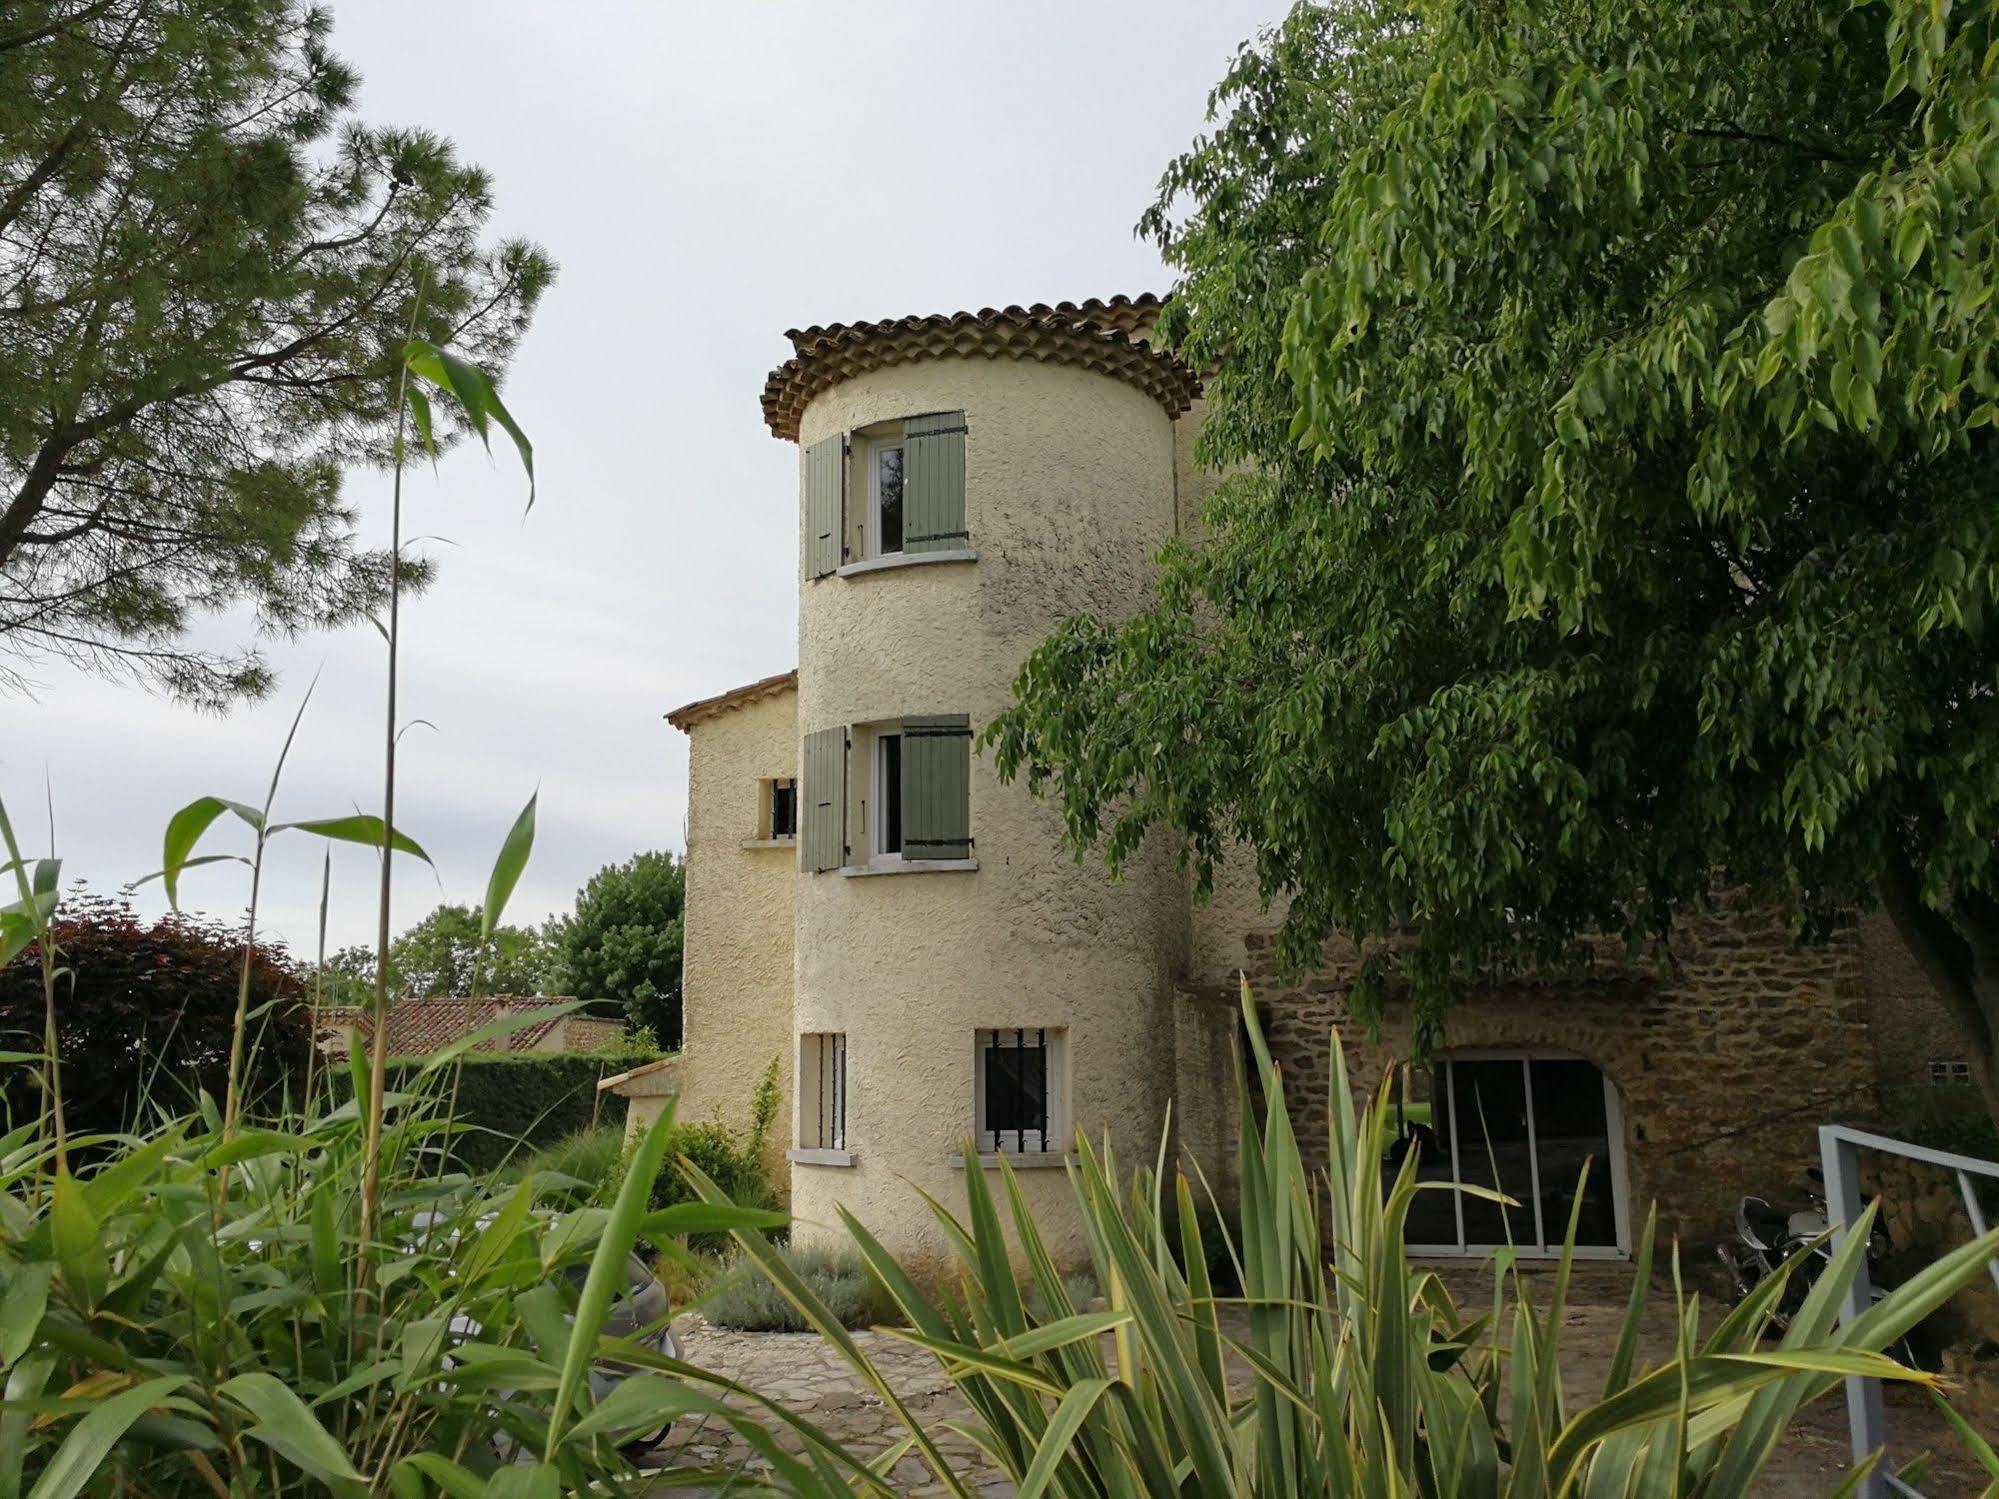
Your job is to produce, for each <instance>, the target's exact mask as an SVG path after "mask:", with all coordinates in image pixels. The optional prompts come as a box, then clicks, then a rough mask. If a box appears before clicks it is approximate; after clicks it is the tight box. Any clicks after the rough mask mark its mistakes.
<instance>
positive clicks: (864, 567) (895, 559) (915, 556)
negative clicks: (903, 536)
mask: <svg viewBox="0 0 1999 1499" xmlns="http://www.w3.org/2000/svg"><path fill="white" fill-rule="evenodd" d="M978 560H979V554H978V552H977V551H976V550H975V549H974V548H972V547H952V548H951V549H949V550H948V551H942V552H896V553H894V554H893V555H891V556H887V557H864V558H862V559H861V560H860V561H859V562H848V563H845V564H844V565H842V566H840V567H837V568H835V569H834V573H835V574H836V575H837V576H839V577H842V578H858V577H860V576H861V575H862V574H863V573H882V572H888V571H890V570H891V569H893V568H898V567H928V566H929V565H930V564H931V563H934V562H977V561H978Z"/></svg>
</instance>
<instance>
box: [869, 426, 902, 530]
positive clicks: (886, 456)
mask: <svg viewBox="0 0 1999 1499" xmlns="http://www.w3.org/2000/svg"><path fill="white" fill-rule="evenodd" d="M875 535H876V541H877V543H878V545H879V547H880V550H881V552H882V554H883V555H884V556H886V555H888V554H889V553H890V552H899V551H901V550H902V449H901V448H877V449H875Z"/></svg>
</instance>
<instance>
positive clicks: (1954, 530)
mask: <svg viewBox="0 0 1999 1499" xmlns="http://www.w3.org/2000/svg"><path fill="white" fill-rule="evenodd" d="M1993 24H1994V22H1993V11H1992V8H1991V7H1990V6H1989V5H1986V4H1976V5H1961V6H1957V7H1955V8H1954V9H1949V10H1936V9H1934V8H1933V7H1931V6H1929V5H1926V4H1919V3H1916V0H1862V3H1859V4H1855V5H1847V4H1845V3H1824V0H1786V3H1783V4H1779V5H1777V6H1775V7H1771V6H1764V5H1748V4H1737V3H1716V4H1701V5H1687V4H1683V3H1680V0H1638V3H1620V4H1617V5H1582V6H1576V5H1571V4H1567V3H1557V0H1525V3H1522V4H1519V5H1514V6H1510V7H1508V8H1507V10H1506V14H1505V19H1504V21H1503V22H1502V21H1500V20H1496V19H1495V15H1494V12H1493V10H1492V8H1491V7H1490V6H1488V5H1484V4H1481V3H1477V0H1445V3H1440V4H1435V5H1426V6H1423V7H1421V8H1420V9H1409V8H1405V7H1403V6H1400V5H1396V4H1390V3H1384V0H1330V3H1326V4H1306V5H1301V6H1299V7H1298V8H1297V9H1296V10H1295V11H1294V12H1293V13H1292V15H1291V17H1290V19H1289V20H1288V21H1287V22H1286V23H1285V24H1284V26H1283V27H1282V28H1280V29H1279V30H1278V31H1277V32H1276V33H1275V34H1273V36H1272V37H1270V38H1269V39H1267V40H1266V42H1265V43H1264V44H1263V45H1262V46H1260V47H1258V48H1255V49H1252V50H1251V51H1249V52H1247V53H1246V54H1245V55H1244V56H1243V57H1242V58H1240V59H1239V60H1238V62H1237V64H1236V66H1235V67H1234V68H1233V69H1232V70H1231V72H1230V74H1229V76H1228V78H1227V79H1225V80H1224V82H1223V84H1222V86H1221V88H1220V89H1219V90H1218V92H1217V95H1216V98H1215V106H1216V111H1217V114H1218V116H1219V119H1218V123H1217V126H1216V128H1215V130H1214V132H1213V134H1212V135H1211V136H1209V137H1206V138H1204V139H1203V140H1201V141H1200V142H1198V143H1197V144H1196V146H1195V147H1194V149H1193V150H1192V151H1191V152H1190V153H1189V154H1188V155H1187V156H1186V157H1184V158H1183V159H1182V160H1181V161H1180V162H1178V163H1177V164H1176V165H1175V166H1174V167H1173V169H1172V170H1171V171H1170V172H1169V174H1168V176H1167V178H1166V180H1165V184H1164V188H1163V193H1162V199H1161V203H1160V205H1159V206H1158V207H1157V208H1156V209H1155V210H1154V212H1153V214H1152V215H1151V216H1149V218H1148V221H1147V222H1148V225H1149V227H1151V228H1152V229H1153V230H1154V231H1155V232H1156V233H1157V234H1158V235H1159V237H1160V239H1161V243H1162V245H1163V248H1164V250H1165V253H1166V254H1167V256H1168V257H1169V259H1171V260H1172V261H1173V263H1174V264H1175V265H1176V266H1177V267H1178V269H1179V270H1180V272H1181V275H1182V278H1183V279H1182V283H1181V288H1180V294H1179V297H1178V299H1177V302H1176V304H1175V308H1174V310H1173V312H1172V314H1171V316H1170V318H1169V320H1168V328H1167V335H1168V337H1169V338H1172V339H1177V340H1178V341H1179V345H1180V347H1181V348H1182V350H1183V352H1185V353H1186V355H1187V356H1188V357H1189V358H1190V359H1191V360H1192V361H1193V362H1194V363H1195V364H1196V365H1199V366H1201V367H1204V368H1206V367H1211V366H1218V371H1217V373H1216V375H1215V377H1214V379H1213V381H1212V383H1211V385H1210V395H1211V405H1210V409H1209V417H1208V427H1207V430H1206V432H1205V434H1204V437H1203V445H1204V454H1205V456H1206V457H1207V458H1208V459H1209V460H1210V461H1211V462H1213V463H1215V464H1217V465H1224V466H1230V465H1232V466H1238V467H1239V469H1240V471H1239V472H1237V473H1236V475H1235V476H1234V477H1232V478H1230V479H1229V480H1228V481H1227V482H1226V483H1224V484H1223V485H1222V486H1221V488H1220V489H1219V490H1218V491H1217V492H1216V494H1215V495H1214V497H1213V500H1212V502H1211V503H1210V505H1209V507H1208V509H1207V513H1206V529H1207V539H1206V541H1205V542H1204V544H1202V545H1200V546H1198V547H1190V546H1186V545H1174V546H1172V547H1169V548H1168V550H1167V553H1166V555H1165V558H1164V570H1163V577H1162V581H1161V585H1160V593H1159V598H1158V602H1157V604H1156V606H1155V607H1153V608H1151V609H1150V610H1148V611H1147V612H1145V613H1144V614H1143V615H1142V616H1140V617H1139V618H1138V619H1136V620H1134V621H1130V622H1128V623H1122V624H1110V623H1105V622H1102V621H1093V620H1083V621H1078V622H1075V623H1073V624H1071V625H1070V626H1068V627H1067V628H1065V629H1064V630H1063V631H1062V632H1061V633H1059V634H1058V635H1057V636H1056V637H1054V638H1053V639H1052V640H1050V641H1049V642H1048V643H1046V644H1045V645H1044V646H1043V647H1042V648H1041V649H1040V650H1038V651H1037V652H1036V653H1035V654H1034V656H1033V657H1032V658H1031V659H1030V660H1029V661H1028V663H1027V664H1026V666H1025V667H1024V668H1023V670H1022V672H1021V674H1020V677H1019V680H1018V684H1017V697H1018V703H1017V706H1016V708H1015V709H1014V710H1013V711H1012V712H1011V713H1010V714H1008V715H1007V716H1006V717H1005V718H1003V719H1002V720H1001V721H1000V722H999V723H998V724H996V725H995V726H994V729H993V730H992V739H993V743H994V744H995V746H996V748H997V752H998V755H997V758H998V763H999V765H1000V767H1001V768H1002V770H1003V771H1006V772H1009V773H1015V774H1025V775H1026V776H1027V777H1028V778H1029V779H1030V780H1031V781H1032V782H1034V783H1036V784H1040V785H1044V786H1047V785H1049V784H1050V783H1051V781H1052V789H1054V790H1055V791H1057V792H1059V795H1060V797H1061V799H1062V803H1063V808H1064V811H1065V814H1066V817H1067V822H1068V828H1069V832H1070V835H1071V837H1072V839H1073V840H1074V842H1075V843H1076V844H1077V845H1078V846H1087V845H1091V844H1095V843H1098V842H1101V843H1102V845H1103V847H1104V849H1105V851H1106V852H1107V854H1108V855H1109V857H1110V859H1111V860H1112V862H1113V863H1115V862H1117V861H1119V860H1121V859H1122V858H1124V857H1127V856H1128V855H1129V854H1130V852H1131V851H1132V850H1133V849H1134V848H1135V847H1136V846H1137V842H1138V839H1139V837H1140V836H1141V835H1142V833H1143V832H1144V830H1145V829H1146V828H1147V827H1150V826H1153V825H1160V824H1163V825H1165V826H1168V827H1171V828H1174V829H1177V830H1179V831H1180V832H1181V833H1183V834H1184V835H1186V837H1187V839H1188V843H1189V847H1190V852H1191V856H1192V858H1193V859H1194V860H1195V861H1196V864H1197V865H1198V867H1199V870H1200V873H1201V874H1202V876H1203V877H1204V878H1205V877H1207V876H1208V874H1209V873H1210V870H1211V868H1212V865H1213V863H1214V861H1215V860H1216V859H1217V858H1219V857H1221V856H1222V855H1223V854H1224V853H1225V851H1226V850H1227V849H1228V848H1229V847H1230V846H1231V845H1232V844H1233V843H1234V842H1235V841H1237V840H1240V841H1242V842H1244V843H1246V844H1248V845H1249V846H1250V847H1251V849H1252V850H1253V856H1254V858H1255V859H1256V861H1257V874H1258V879H1259V883H1260V885H1261V888H1262V890H1263V892H1264V893H1265V894H1266V895H1267V896H1270V897H1273V898H1276V897H1283V898H1287V899H1288V901H1289V904H1288V921H1287V925H1286V930H1285V942H1284V953H1285V956H1286V958H1287V959H1288V960H1289V961H1290V962H1291V963H1292V964H1294V965H1298V966H1303V965H1307V964H1310V963H1312V962H1314V961H1316V960H1317V958H1318V955H1319V951H1320V946H1321V943H1322V942H1323V941H1324V940H1325V939H1326V938H1327V937H1328V936H1329V935H1331V934H1332V933H1334V932H1339V933H1343V934H1345V935H1346V936H1348V937H1350V938H1352V939H1353V940H1355V941H1356V942H1364V943H1365V942H1370V941H1372V940H1373V939H1382V938H1389V937H1398V938H1399V937H1401V936H1404V935H1405V934H1406V935H1409V936H1410V937H1411V941H1410V942H1409V944H1408V945H1406V946H1399V947H1395V948H1393V949H1392V950H1391V949H1389V948H1387V947H1384V948H1382V949H1381V950H1380V951H1379V952H1377V953H1376V955H1375V956H1374V957H1373V958H1372V959H1371V960H1370V961H1369V963H1368V966H1367V969H1366V972H1365V975H1364V978H1363V982H1362V984H1361V986H1360V989H1359V991H1358V993H1357V996H1356V997H1357V1001H1358V1003H1359V1005H1360V1006H1361V1008H1362V1009H1363V1010H1365V1009H1366V1008H1367V1007H1368V1006H1370V1005H1372V1004H1377V1003H1379V1002H1380V1000H1381V999H1382V998H1383V996H1384V995H1385V994H1386V993H1388V992H1389V991H1390V987H1391V985H1393V987H1394V989H1395V990H1396V991H1397V992H1402V991H1405V990H1406V992H1407V993H1408V994H1409V995H1410V996H1411V997H1412V998H1413V1000H1414V1001H1415V1003H1416V1005H1417V1008H1418V1010H1419V1019H1420V1020H1421V1021H1422V1022H1423V1023H1424V1026H1425V1027H1426V1029H1427V1032H1428V1033H1429V1034H1430V1035H1434V1033H1435V1030H1436V1028H1437V1027H1438V1026H1439V1025H1441V1023H1442V1016H1443V1013H1444V1010H1445V1008H1446V1007H1447V1005H1448V1003H1449V1002H1450V1000H1451V998H1452V997H1453V995H1455V994H1457V993H1459V992H1462V990H1463V989H1464V988H1465V987H1466V986H1467V985H1468V984H1469V983H1473V982H1476V981H1477V980H1478V979H1480V978H1481V977H1484V976H1486V975H1489V974H1491V973H1493V972H1495V971H1508V970H1515V971H1517V970H1520V969H1533V970H1542V971H1546V970H1551V969H1558V968H1562V967H1565V966H1567V965H1569V964H1572V963H1579V962H1582V961H1584V960H1585V959H1586V957H1587V955H1588V950H1587V946H1586V944H1587V941H1588V939H1589V937H1590V936H1591V934H1594V933H1608V934H1612V935H1614V936H1617V937H1622V938H1624V939H1626V940H1627V941H1628V942H1629V943H1630V944H1632V945H1633V946H1634V947H1642V946H1644V945H1645V944H1647V943H1649V942H1653V941H1656V940H1658V939H1660V938H1662V937H1663V936H1665V934H1666V933H1667V932H1668V931H1669V929H1670V926H1671V924H1672V922H1673V920H1674V919H1675V917H1676V915H1677V914H1678V913H1680V912H1682V911H1684V910H1685V909H1687V908H1688V907H1689V906H1692V905H1695V904H1698V903H1699V902H1701V901H1703V900H1704V899H1706V898H1707V897H1708V895H1709V892H1710V890H1711V889H1712V888H1713V885H1714V882H1715V881H1717V880H1719V881H1721V882H1724V883H1726V884H1728V885H1730V886H1734V887H1740V888H1743V889H1746V890H1748V891H1749V892H1751V893H1752V894H1753V895H1754V896H1755V897H1756V898H1758V899H1762V900H1767V901H1770V902H1773V903H1775V904H1777V905H1779V906H1781V907H1783V908H1785V909H1787V910H1788V911H1789V912H1790V913H1791V914H1792V915H1793V917H1794V918H1795V919H1796V921H1797V922H1798V924H1799V926H1800V928H1801V930H1802V931H1804V932H1805V933H1807V934H1816V933H1818V932H1822V931H1823V930H1825V929H1826V928H1827V927H1828V926H1829V925H1830V924H1831V922H1832V921H1833V920H1834V919H1835V918H1836V916H1837V913H1839V912H1841V911H1844V910H1847V909H1850V908H1851V907H1853V906H1856V905H1867V904H1871V903H1872V902H1874V901H1876V900H1879V901H1881V902H1882V903H1883V904H1884V905H1885V906H1886V908H1887V909H1888V911H1889V913H1890V914H1891V915H1892V916H1893V917H1894V918H1895V921H1896V924H1897V926H1898V928H1899V929H1900V930H1901V931H1902V933H1903V935H1904V937H1905V939H1906V940H1907V941H1909V943H1910V944H1911V946H1912V948H1913V949H1914V950H1915V951H1916V953H1917V955H1918V956H1919V957H1920V958H1921V959H1922V960H1923V962H1924V964H1925V967H1926V969H1927V970H1928V971H1929V972H1930V973H1931V975H1932V977H1933V978H1935V980H1936V982H1937V984H1938V988H1939V992H1940V993H1941V994H1942V996H1943V998H1944V1001H1945V1003H1946V1004H1947V1005H1949V1007H1950V1008H1951V1010H1952V1012H1953V1014H1954V1015H1955V1017H1956V1019H1957V1020H1958V1022H1959V1024H1960V1027H1961V1028H1962V1030H1963V1033H1964V1036H1965V1038H1966V1047H1967V1051H1968V1053H1969V1054H1970V1055H1971V1056H1972V1057H1974V1058H1975V1059H1976V1063H1977V1065H1978V1067H1979V1069H1980V1072H1981V1074H1982V1077H1983V1079H1984V1082H1985V1086H1986V1100H1987V1106H1988V1108H1989V1109H1992V1110H1994V1111H1999V968H1994V966H1993V964H1994V963H1995V962H1999V956H1995V955H1999V864H1995V863H1994V859H1993V851H1994V844H1993V830H1994V829H1995V827H1999V713H1995V712H1994V711H1992V702H1993V698H1992V690H1991V689H1992V682H1993V680H1994V674H1995V668H1999V651H1995V633H1994V632H1995V630H1999V613H1995V611H1994V610H1993V609H1992V608H1991V607H1990V604H1991V601H1992V596H1993V591H1994V589H1995V588H1999V510H1995V508H1994V506H1993V504H1992V502H1991V501H1992V476H1993V472H1994V449H1993V441H1994V439H1993V436H1992V428H1991V419H1992V416H1993V414H1994V410H1995V407H1994V404H1993V402H1994V400H1995V397H1999V372H1995V371H1996V370H1999V367H1995V364H1994V361H1993V353H1994V334H1995V331H1999V303H1995V301H1994V299H1993V291H1994V280H1993V277H1994V264H1995V261H1994V256H1993V250H1994V247H1995V236H1999V110H1996V109H1995V107H1994V99H1993V95H1992V89H1993V83H1992V80H1991V78H1990V76H1989V65H1988V63H1987V62H1986V61H1985V58H1986V56H1987V48H1988V46H1989V44H1990V43H1991V41H1992V38H1993Z"/></svg>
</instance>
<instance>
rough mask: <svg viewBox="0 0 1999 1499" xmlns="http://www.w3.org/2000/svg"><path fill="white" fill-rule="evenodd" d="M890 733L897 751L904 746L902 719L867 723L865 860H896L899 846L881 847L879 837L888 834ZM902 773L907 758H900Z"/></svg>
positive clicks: (902, 749)
mask: <svg viewBox="0 0 1999 1499" xmlns="http://www.w3.org/2000/svg"><path fill="white" fill-rule="evenodd" d="M890 736H893V737H894V739H895V741H896V745H897V747H898V752H901V751H904V750H906V749H907V746H906V745H905V744H904V743H903V738H902V720H901V719H895V720H893V721H892V722H889V723H872V724H869V725H868V818H867V837H868V862H869V863H870V864H900V863H901V862H902V850H901V849H899V848H898V849H895V850H893V851H891V850H889V849H886V848H883V847H882V840H883V839H884V838H886V837H887V836H888V818H887V816H886V815H885V813H884V810H883V809H884V808H886V807H887V806H888V758H887V746H886V744H885V741H886V740H887V739H888V738H889V737H890ZM902 770H903V774H904V775H907V774H909V764H908V762H907V760H905V761H904V762H903V767H902Z"/></svg>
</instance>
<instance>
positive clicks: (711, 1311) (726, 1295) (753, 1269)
mask: <svg viewBox="0 0 1999 1499" xmlns="http://www.w3.org/2000/svg"><path fill="white" fill-rule="evenodd" d="M776 1252H777V1253H778V1254H779V1255H781V1256H783V1259H784V1262H785V1264H786V1265H788V1266H789V1267H790V1269H791V1272H792V1273H793V1274H794V1275H796V1276H797V1277H798V1278H799V1279H800V1280H802V1281H804V1282H805V1284H806V1285H808V1286H810V1287H811V1288H812V1293H813V1295H815V1296H817V1297H818V1298H819V1301H820V1304H821V1305H823V1306H824V1307H825V1308H826V1310H827V1312H828V1313H829V1314H830V1315H831V1316H832V1317H833V1319H834V1320H835V1321H837V1322H838V1323H839V1324H840V1325H841V1326H842V1327H874V1326H877V1325H879V1324H881V1323H884V1322H897V1321H900V1320H901V1314H900V1313H899V1312H898V1311H897V1309H896V1305H895V1302H894V1301H893V1300H891V1299H890V1297H889V1294H888V1292H887V1290H886V1289H885V1288H884V1287H883V1286H882V1283H881V1282H880V1281H878V1280H876V1279H875V1277H874V1275H873V1274H872V1273H870V1271H869V1270H868V1267H867V1266H866V1265H865V1264H864V1263H862V1261H861V1257H860V1256H859V1255H858V1254H856V1253H855V1252H854V1251H853V1250H852V1249H848V1248H842V1249H828V1248H826V1247H824V1246H821V1245H799V1244H789V1245H786V1246H784V1247H782V1248H780V1249H778V1250H777V1251H776ZM718 1275H719V1276H720V1279H719V1280H718V1281H717V1283H716V1284H715V1285H714V1286H713V1287H712V1288H711V1289H710V1290H708V1291H707V1292H706V1293H705V1294H704V1295H703V1296H702V1298H701V1303H700V1307H699V1310H700V1312H701V1315H702V1316H704V1317H706V1318H707V1319H708V1320H709V1321H710V1322H712V1323H714V1324H715V1326H717V1327H734V1328H740V1329H742V1330H743V1331H745V1332H810V1331H812V1323H811V1322H810V1321H809V1320H808V1319H807V1318H806V1316H805V1314H804V1313H802V1312H801V1311H800V1310H799V1309H798V1308H797V1307H796V1306H795V1305H793V1304H792V1302H791V1301H790V1300H789V1299H788V1298H787V1297H786V1296H785V1294H784V1293H783V1292H782V1291H780V1290H779V1289H778V1288H777V1286H776V1285H775V1284H774V1283H773V1282H772V1281H771V1278H770V1277H769V1276H768V1275H766V1274H765V1273H764V1272H763V1270H762V1268H761V1267H760V1266H758V1264H757V1263H756V1261H754V1260H750V1259H745V1258H743V1257H742V1256H740V1255H739V1256H737V1257H736V1258H734V1259H732V1260H730V1261H729V1262H727V1263H726V1264H724V1265H723V1266H722V1268H721V1269H720V1271H719V1272H718Z"/></svg>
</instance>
